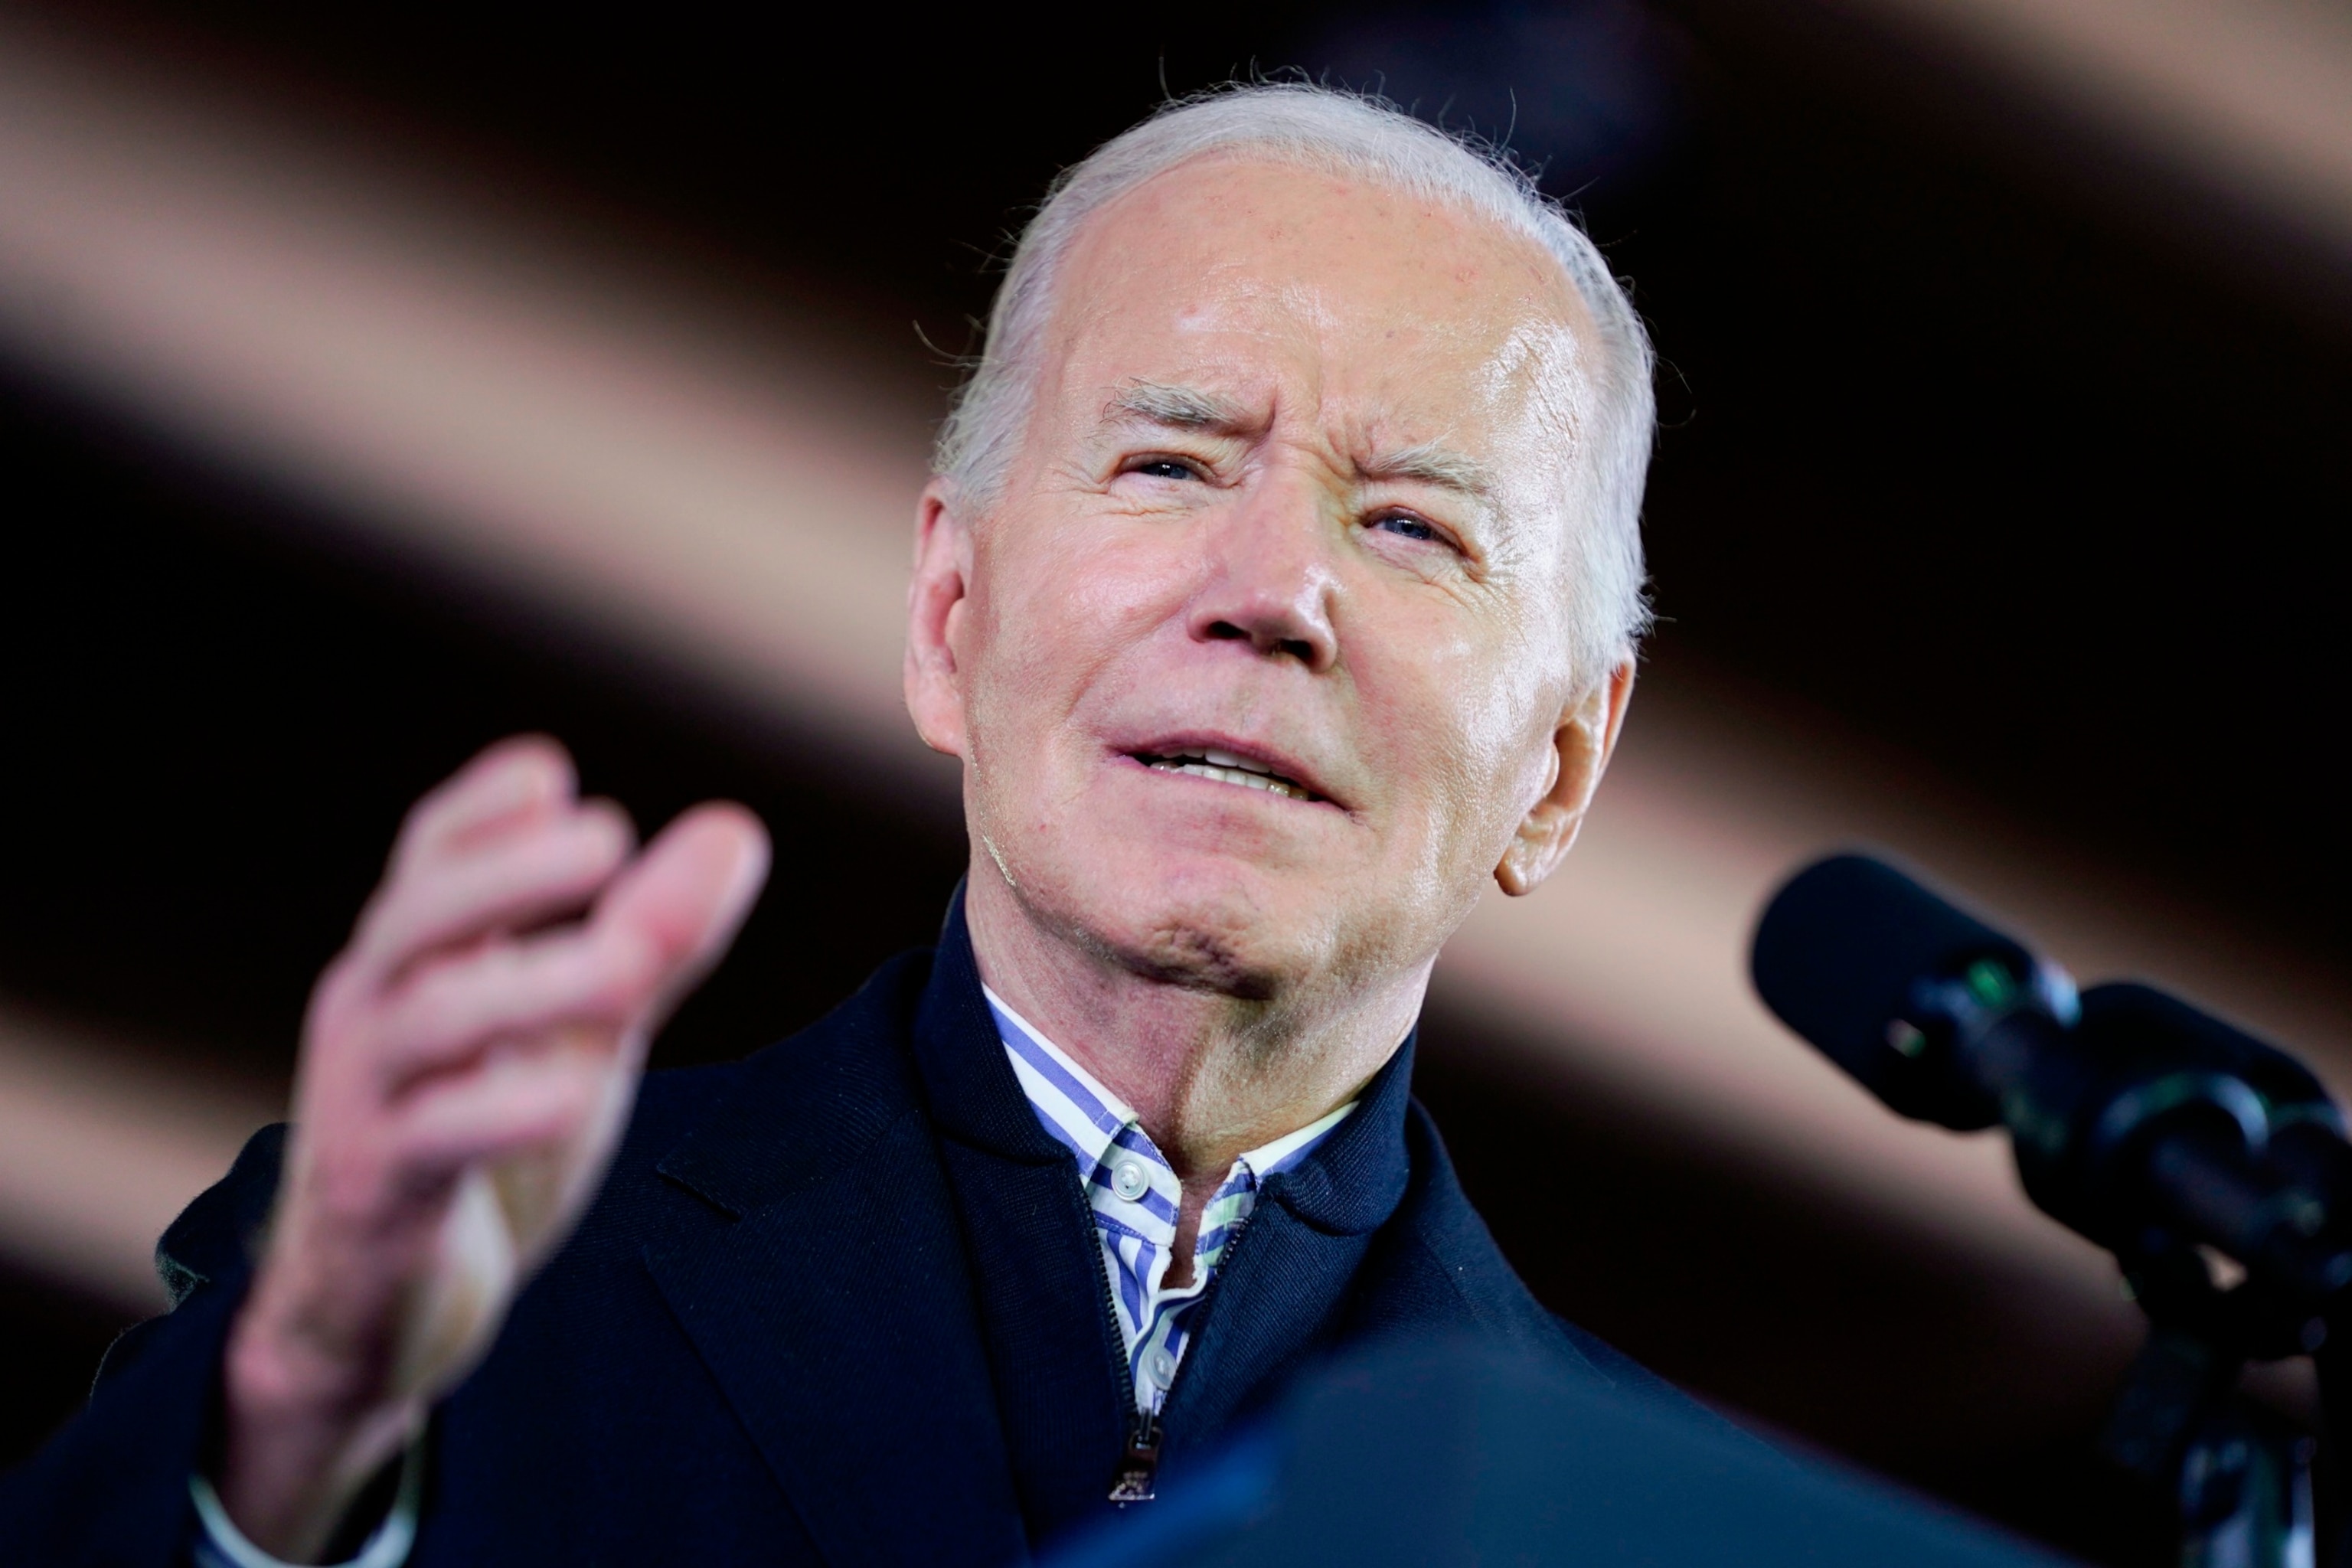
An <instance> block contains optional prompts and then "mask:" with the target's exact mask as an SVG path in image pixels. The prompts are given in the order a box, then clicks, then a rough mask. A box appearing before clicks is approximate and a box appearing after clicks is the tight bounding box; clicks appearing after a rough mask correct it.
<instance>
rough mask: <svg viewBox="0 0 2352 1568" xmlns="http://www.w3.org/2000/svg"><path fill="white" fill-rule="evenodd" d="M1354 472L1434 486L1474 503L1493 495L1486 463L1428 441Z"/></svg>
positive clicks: (1390, 454)
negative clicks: (1450, 491) (1464, 497)
mask: <svg viewBox="0 0 2352 1568" xmlns="http://www.w3.org/2000/svg"><path fill="white" fill-rule="evenodd" d="M1356 471H1357V473H1358V474H1359V475H1360V476H1361V477H1362V478H1364V479H1406V480H1412V481H1416V482H1419V483H1421V484H1425V485H1435V486H1436V487H1438V488H1439V489H1448V490H1453V491H1454V492H1455V493H1457V494H1459V495H1463V496H1466V497H1468V498H1469V499H1470V500H1477V501H1484V500H1490V499H1492V497H1493V495H1494V493H1495V476H1494V473H1493V470H1491V469H1489V468H1487V467H1486V464H1484V463H1482V462H1480V461H1479V460H1478V459H1477V458H1473V457H1469V456H1466V455H1465V454H1464V453H1461V452H1456V451H1454V450H1452V449H1450V448H1448V447H1440V446H1437V445H1435V444H1434V443H1431V442H1423V444H1422V445H1420V446H1418V447H1405V448H1404V449H1403V450H1402V451H1400V452H1390V453H1387V454H1384V455H1383V456H1381V457H1378V458H1372V459H1370V461H1368V462H1364V463H1361V464H1359V465H1358V466H1357V470H1356Z"/></svg>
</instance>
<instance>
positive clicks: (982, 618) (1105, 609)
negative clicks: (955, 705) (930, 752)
mask: <svg viewBox="0 0 2352 1568" xmlns="http://www.w3.org/2000/svg"><path fill="white" fill-rule="evenodd" d="M1008 526H1009V527H1010V528H1017V529H1020V530H1022V532H1021V534H1020V535H1019V536H1018V537H1017V538H1013V539H1007V540H1005V541H1004V542H1003V545H1002V547H999V548H994V549H989V550H985V551H983V552H982V553H981V555H980V556H979V557H978V558H976V560H975V562H974V573H973V576H974V582H975V589H974V592H973V595H972V602H973V605H974V608H973V612H972V622H973V624H972V629H971V638H970V642H971V661H970V663H969V664H968V665H967V667H966V668H968V669H969V671H970V677H969V679H970V686H969V689H970V691H971V715H972V718H971V722H972V726H973V728H974V730H975V731H982V730H985V731H988V734H989V735H990V736H993V737H994V738H995V740H996V742H998V744H997V745H996V746H994V747H993V748H992V749H993V750H996V751H997V752H999V753H1000V755H1002V754H1003V752H1004V751H1005V750H1006V748H1007V747H1008V746H1010V745H1012V744H1016V743H1017V744H1018V745H1019V746H1020V747H1022V748H1024V750H1027V751H1032V752H1034V749H1035V748H1037V747H1039V746H1041V745H1044V744H1045V743H1047V742H1049V741H1050V739H1051V737H1052V734H1053V731H1055V730H1056V729H1059V728H1062V727H1065V726H1066V725H1067V724H1068V721H1070V720H1071V718H1072V716H1073V715H1074V714H1076V713H1077V712H1078V711H1079V710H1081V709H1082V708H1083V706H1084V705H1085V703H1086V700H1087V697H1088V695H1089V694H1090V693H1094V692H1097V691H1099V690H1100V689H1102V688H1103V687H1104V686H1105V684H1106V683H1115V682H1116V680H1117V679H1118V677H1119V675H1120V672H1121V667H1122V664H1123V663H1124V662H1126V659H1127V656H1129V655H1130V654H1132V653H1133V652H1134V651H1135V650H1136V649H1138V648H1139V647H1140V646H1141V645H1142V644H1144V643H1145V642H1147V641H1148V640H1149V639H1150V638H1151V637H1152V636H1153V635H1154V634H1155V633H1157V632H1159V631H1160V630H1161V629H1162V628H1163V627H1165V626H1168V625H1169V624H1170V623H1171V619H1181V609H1182V606H1183V605H1184V603H1185V602H1186V600H1185V575H1186V573H1187V571H1188V570H1189V568H1188V566H1187V563H1186V559H1185V557H1184V556H1183V555H1181V553H1179V552H1176V551H1174V550H1171V549H1170V548H1169V547H1168V545H1169V542H1170V541H1169V540H1167V539H1162V538H1160V537H1159V536H1158V535H1157V533H1156V532H1155V531H1153V530H1150V529H1149V528H1144V527H1138V526H1137V525H1135V524H1132V523H1128V524H1126V525H1124V526H1121V525H1120V524H1119V523H1118V522H1110V523H1104V522H1102V521H1091V522H1090V521H1086V520H1076V521H1063V522H1054V521H1045V520H1040V519H1032V518H1024V519H1023V520H1021V521H1014V522H1012V523H1010V524H1009V525H1008ZM1171 538H1172V531H1171ZM975 740H976V743H978V744H981V745H987V744H988V743H989V740H988V736H979V735H976V737H975ZM1005 760H1006V761H1007V762H1008V763H1009V762H1013V759H1012V758H1010V757H1007V758H1005Z"/></svg>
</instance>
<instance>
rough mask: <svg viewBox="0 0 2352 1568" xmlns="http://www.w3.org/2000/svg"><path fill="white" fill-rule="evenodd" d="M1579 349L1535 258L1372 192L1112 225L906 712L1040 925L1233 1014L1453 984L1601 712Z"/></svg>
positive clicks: (1314, 193) (1205, 198) (1218, 185)
mask: <svg viewBox="0 0 2352 1568" xmlns="http://www.w3.org/2000/svg"><path fill="white" fill-rule="evenodd" d="M1586 321H1587V318H1586V316H1585V313H1584V311H1583V310H1582V308H1581V306H1580V302H1579V301H1578V300H1577V299H1576V297H1575V295H1574V293H1573V291H1572V290H1571V289H1570V287H1569V285H1568V284H1567V283H1566V281H1565V280H1564V279H1562V278H1561V277H1560V276H1559V269H1558V268H1557V267H1556V266H1555V265H1554V264H1552V263H1551V262H1550V261H1549V259H1548V258H1545V256H1544V255H1543V253H1542V252H1541V251H1540V250H1538V248H1537V247H1535V246H1534V245H1533V244H1532V243H1531V242H1529V241H1528V240H1526V239H1524V238H1521V237H1517V236H1515V235H1513V234H1511V233H1509V232H1508V231H1507V230H1505V229H1503V228H1502V227H1500V226H1497V225H1495V224H1493V223H1490V222H1487V221H1484V220H1481V219H1478V218H1475V217H1473V216H1467V215H1463V214H1459V213H1457V212H1455V211H1454V210H1453V209H1451V208H1445V207H1436V206H1428V205H1422V204H1419V203H1416V202H1415V201H1413V200H1412V199H1411V198H1409V197H1406V196H1402V195H1397V194H1394V193H1392V192H1391V191H1389V190H1386V189H1383V188H1381V187H1380V186H1377V185H1373V184H1367V183H1364V182H1361V181H1358V180H1355V179H1351V178H1346V177H1340V176H1334V175H1330V174H1316V173H1310V172H1307V171H1303V170H1298V169H1294V168H1290V167H1286V166H1283V165H1280V164H1275V163H1253V162H1235V161H1209V162H1202V163H1193V164H1190V165H1187V166H1184V167H1181V168H1179V169H1177V170H1175V171H1173V172H1171V173H1170V174H1163V175H1161V176H1160V177H1158V178H1157V179H1154V180H1152V181H1151V182H1150V183H1149V184H1145V185H1143V186H1141V187H1140V188H1139V189H1138V190H1136V191H1134V192H1132V193H1130V194H1129V195H1127V196H1125V197H1124V198H1122V199H1121V200H1120V201H1118V203H1116V204H1114V205H1111V206H1110V207H1108V208H1106V209H1104V210H1103V211H1102V212H1100V213H1098V214H1097V215H1096V216H1094V217H1093V218H1092V219H1091V220H1090V221H1089V223H1088V224H1087V227H1086V229H1085V230H1084V232H1083V233H1082V234H1081V236H1080V237H1079V238H1078V240H1077V242H1076V246H1075V247H1074V249H1073V251H1072V253H1071V254H1070V256H1069V258H1068V262H1067V267H1066V271H1065V273H1064V276H1063V280H1062V284H1061V293H1060V296H1059V301H1058V306H1057V310H1056V313H1055V318H1054V321H1053V322H1052V324H1051V327H1050V329H1049V331H1048V336H1047V344H1046V351H1045V368H1044V370H1043V373H1042V374H1041V378H1040V382H1039V385H1038V389H1037V396H1036V402H1035V406H1034V413H1033V416H1032V418H1031V421H1030V424H1029V426H1028V430H1027V434H1026V439H1025V444H1024V447H1023V449H1022V451H1021V453H1020V455H1019V457H1018V458H1017V460H1016V461H1015V463H1014V465H1013V469H1012V472H1011V475H1010V478H1009V480H1008V482H1007V483H1006V485H1005V486H1004V488H1003V491H1002V493H1001V495H1000V497H999V498H998V499H997V500H996V501H995V504H994V505H993V507H992V510H990V511H989V512H988V513H987V514H986V515H985V516H982V517H975V518H963V519H959V518H955V517H952V516H951V515H950V516H948V517H947V518H946V519H945V520H944V521H940V518H939V516H938V515H937V514H936V513H934V514H932V515H933V523H932V526H933V529H934V531H940V530H944V531H946V533H947V534H948V535H950V536H951V537H950V539H948V540H947V541H944V542H942V541H940V540H934V541H933V542H932V545H931V547H930V550H929V553H928V554H927V561H930V562H933V563H938V562H941V561H944V560H946V559H947V558H948V557H950V556H952V557H953V558H954V563H955V566H956V569H957V571H958V573H959V574H960V575H961V595H962V596H961V599H960V600H959V601H957V602H956V603H955V604H954V605H953V607H952V608H951V609H949V610H948V611H946V612H945V616H944V621H943V624H942V626H941V640H943V642H944V644H945V647H946V650H947V654H948V655H949V658H950V661H951V668H950V670H949V672H948V673H947V674H945V675H943V676H941V677H940V679H939V681H938V682H937V683H935V686H934V688H932V689H927V691H926V690H917V691H916V694H915V698H914V702H915V708H916V713H917V718H918V721H919V723H920V724H921V726H922V728H923V730H924V733H925V736H926V738H927V739H928V740H929V741H930V742H932V743H933V744H934V745H938V746H940V748H941V749H943V750H948V751H950V752H956V753H958V754H960V755H961V756H962V757H963V758H964V759H965V760H966V763H967V767H966V772H965V792H966V807H967V812H968V816H969V821H970V824H971V828H972V830H973V833H974V835H975V837H977V838H978V839H979V840H980V843H981V847H982V849H983V850H984V851H985V853H986V855H987V856H988V857H989V858H991V859H992V861H993V863H994V865H995V867H996V868H997V869H998V870H999V871H1000V872H1001V873H1002V874H1003V877H1004V879H1006V881H1007V882H1008V883H1009V884H1010V886H1011V888H1012V889H1013V896H1014V897H1016V898H1017V899H1018V900H1020V901H1021V902H1022V903H1023V904H1024V906H1025V907H1026V910H1027V912H1028V914H1029V915H1030V916H1031V918H1033V919H1034V920H1037V921H1041V922H1042V923H1043V924H1044V925H1045V927H1046V928H1047V929H1049V930H1052V931H1055V932H1057V933H1058V934H1060V935H1062V936H1063V937H1065V938H1068V939H1075V940H1076V941H1078V942H1082V943H1083V944H1085V945H1086V946H1087V947H1088V948H1089V949H1090V950H1092V951H1094V952H1097V953H1098V954H1100V955H1102V956H1103V957H1105V958H1107V959H1109V960H1111V961H1112V962H1115V963H1120V964H1123V965H1125V966H1126V967H1128V968H1129V969H1131V970H1135V971H1138V972H1141V973H1152V974H1157V975H1160V976H1162V977H1165V978H1169V979H1172V980H1177V981H1180V982H1182V983H1185V984H1195V985H1199V986H1202V987H1205V988H1209V989H1213V990H1219V991H1223V992H1226V993H1228V994H1233V995H1234V996H1237V997H1250V998H1257V997H1267V996H1272V995H1276V994H1280V993H1281V992H1282V991H1283V990H1284V988H1285V987H1286V986H1297V985H1299V984H1314V983H1316V982H1318V981H1319V982H1321V983H1323V984H1324V985H1325V986H1328V985H1329V984H1339V985H1342V986H1345V985H1347V984H1350V983H1354V982H1359V981H1362V980H1365V979H1368V978H1370V977H1372V976H1374V975H1376V974H1381V973H1391V974H1393V973H1396V972H1398V971H1399V970H1400V969H1401V968H1409V967H1411V966H1414V965H1419V964H1424V963H1427V962H1428V961H1429V960H1430V959H1431V958H1432V957H1433V956H1434V954H1435V952H1436V950H1437V947H1438V946H1439V944H1440V943H1442V942H1444V939H1445V937H1446V936H1447V935H1448V934H1450V933H1451V931H1453V930H1454V926H1455V925H1456V924H1458V923H1459V921H1461V919H1462V918H1463V917H1464V916H1465V914H1466V913H1467V912H1468V910H1469V909H1470V906H1471V904H1472V903H1473V902H1474V901H1475V899H1476V898H1477V896H1478V892H1479V890H1480V889H1481V887H1482V885H1483V884H1484V882H1485V881H1486V879H1487V878H1488V877H1489V876H1491V875H1492V874H1493V873H1494V871H1495V868H1496V863H1497V861H1498V859H1499V858H1501V857H1502V856H1503V854H1504V851H1505V849H1506V847H1507V846H1508V845H1509V844H1510V843H1511V841H1512V838H1513V836H1514V833H1515V830H1516V829H1517V827H1518V826H1519V824H1520V822H1521V819H1522V818H1523V816H1525V815H1526V814H1527V813H1528V810H1529V808H1530V807H1531V806H1533V805H1535V804H1536V803H1537V802H1538V799H1539V798H1540V797H1542V796H1544V795H1545V794H1546V792H1547V790H1548V789H1549V787H1550V785H1551V784H1552V781H1553V777H1554V775H1555V773H1556V772H1557V770H1558V765H1559V764H1558V759H1557V753H1556V752H1555V748H1554V732H1555V731H1556V730H1557V729H1558V727H1559V724H1560V721H1561V717H1562V712H1563V710H1564V709H1565V708H1567V707H1568V706H1569V705H1570V703H1571V702H1572V700H1574V699H1575V698H1576V696H1577V694H1578V692H1577V682H1576V676H1575V672H1572V671H1571V670H1570V668H1569V664H1568V658H1569V655H1568V649H1569V647H1570V643H1569V636H1568V626H1567V616H1568V612H1569V606H1570V604H1571V597H1570V592H1569V579H1568V575H1567V574H1568V572H1569V570H1570V551H1569V548H1568V538H1567V529H1568V528H1569V526H1570V521H1569V518H1570V505H1569V496H1570V487H1571V476H1570V462H1571V461H1572V456H1573V453H1574V451H1575V447H1576V444H1577V441H1578V436H1579V431H1580V428H1581V426H1583V425H1584V423H1585V418H1584V410H1585V407H1586V404H1587V399H1588V396H1589V392H1588V382H1587V380H1586V377H1585V376H1584V374H1582V371H1581V368H1580V367H1581V362H1582V358H1583V355H1584V353H1585V348H1584V344H1585V342H1587V341H1588V340H1587V338H1586V337H1585V335H1584V333H1585V331H1586V326H1585V323H1586ZM940 493H942V492H939V491H937V490H936V489H935V491H934V494H935V495H937V494H940ZM935 504H939V503H935ZM944 504H945V505H946V506H947V507H948V508H949V509H950V510H951V508H952V500H951V499H950V500H948V501H947V502H945V503H944ZM927 570H928V568H927ZM922 592H923V589H922V584H921V583H920V582H919V585H918V597H919V600H920V597H921V594H922ZM1594 673H1599V672H1594ZM978 874H980V875H982V876H985V875H987V869H986V866H985V865H984V864H983V865H982V866H981V867H980V868H979V871H978Z"/></svg>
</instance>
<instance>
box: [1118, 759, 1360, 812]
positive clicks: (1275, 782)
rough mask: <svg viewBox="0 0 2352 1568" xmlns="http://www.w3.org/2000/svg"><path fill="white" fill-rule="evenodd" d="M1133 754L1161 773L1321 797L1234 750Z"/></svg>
mask: <svg viewBox="0 0 2352 1568" xmlns="http://www.w3.org/2000/svg"><path fill="white" fill-rule="evenodd" d="M1134 756H1135V760H1136V761H1137V762H1139V763H1142V764H1143V765H1144V766H1145V767H1147V768H1150V769H1152V770H1154V771H1155V772H1159V773H1190V774H1192V776H1193V777H1194V778H1202V779H1214V780H1216V781H1217V783H1219V784H1239V785H1241V786H1242V787H1243V788H1244V789H1262V790H1265V791H1266V792H1268V793H1269V794H1272V795H1281V796H1283V797H1285V798H1286V799H1289V800H1317V799H1320V798H1321V797H1320V796H1318V795H1316V793H1315V792H1314V791H1313V790H1311V789H1308V788H1307V786H1306V785H1305V784H1300V783H1299V782H1298V781H1297V779H1293V778H1285V777H1284V776H1283V775H1282V774H1280V773H1276V772H1275V771H1274V770H1273V769H1272V768H1269V767H1267V766H1266V765H1265V763H1261V762H1258V761H1256V760H1255V759H1253V758H1250V757H1243V756H1236V755H1234V753H1233V752H1218V751H1211V750H1207V749H1205V748H1204V749H1202V750H1200V751H1184V752H1174V753H1172V754H1171V755H1167V756H1161V755H1158V754H1156V753H1154V752H1135V753H1134Z"/></svg>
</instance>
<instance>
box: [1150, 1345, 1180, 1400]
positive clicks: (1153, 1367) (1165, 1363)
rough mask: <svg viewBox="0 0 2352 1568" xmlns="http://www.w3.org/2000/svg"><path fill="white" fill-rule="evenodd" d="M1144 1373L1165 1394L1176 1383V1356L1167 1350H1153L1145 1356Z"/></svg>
mask: <svg viewBox="0 0 2352 1568" xmlns="http://www.w3.org/2000/svg"><path fill="white" fill-rule="evenodd" d="M1143 1375H1144V1376H1146V1377H1148V1378H1150V1380H1151V1381H1152V1383H1153V1384H1155V1385H1156V1386H1157V1387H1158V1388H1159V1389H1160V1392H1161V1393H1162V1394H1165V1393H1166V1392H1167V1391H1168V1390H1169V1389H1171V1388H1172V1387H1174V1386H1175V1384H1176V1358H1175V1357H1174V1356H1172V1355H1171V1354H1169V1353H1168V1352H1166V1351H1153V1352H1151V1353H1150V1355H1148V1356H1145V1357H1144V1358H1143Z"/></svg>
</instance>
